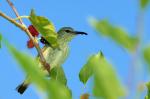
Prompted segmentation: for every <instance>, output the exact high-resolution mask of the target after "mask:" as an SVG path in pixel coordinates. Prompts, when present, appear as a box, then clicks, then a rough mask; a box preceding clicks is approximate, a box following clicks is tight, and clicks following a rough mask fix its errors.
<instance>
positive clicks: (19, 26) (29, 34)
mask: <svg viewBox="0 0 150 99" xmlns="http://www.w3.org/2000/svg"><path fill="white" fill-rule="evenodd" d="M0 16H1V17H3V18H4V19H6V20H8V21H9V22H11V23H12V24H14V25H16V26H17V27H18V28H20V29H21V30H23V31H24V32H25V33H26V34H27V35H28V36H29V38H30V39H31V40H32V42H33V44H34V46H35V48H36V50H37V52H38V54H39V57H40V61H41V63H42V64H43V66H44V68H45V69H46V70H47V71H48V73H49V72H50V66H49V64H47V63H46V60H45V58H44V56H43V53H42V50H41V48H40V47H39V44H38V42H37V40H36V39H35V38H34V37H33V36H32V35H31V33H30V32H29V30H28V29H27V28H26V27H25V26H24V25H22V24H20V23H18V22H16V21H15V20H14V19H12V18H10V17H9V16H7V15H5V14H4V13H3V12H1V11H0Z"/></svg>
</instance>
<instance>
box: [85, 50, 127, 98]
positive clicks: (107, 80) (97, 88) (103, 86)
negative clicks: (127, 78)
mask: <svg viewBox="0 0 150 99" xmlns="http://www.w3.org/2000/svg"><path fill="white" fill-rule="evenodd" d="M86 65H88V66H89V67H90V68H89V69H91V68H92V73H91V74H93V75H94V88H93V94H94V96H96V97H102V98H104V99H118V98H119V97H121V96H125V89H124V87H123V86H122V85H121V83H120V81H119V79H118V77H117V75H116V71H115V70H114V69H113V66H112V65H111V64H110V63H108V62H107V61H106V59H105V58H104V56H103V54H102V53H101V52H100V53H98V54H96V55H92V56H91V57H90V59H89V60H88V62H87V64H86ZM87 70H88V69H87ZM88 77H89V76H87V77H86V78H88ZM83 78H84V76H83Z"/></svg>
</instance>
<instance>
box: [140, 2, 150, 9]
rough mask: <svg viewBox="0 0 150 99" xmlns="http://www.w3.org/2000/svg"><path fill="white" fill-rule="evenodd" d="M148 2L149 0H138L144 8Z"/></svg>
mask: <svg viewBox="0 0 150 99" xmlns="http://www.w3.org/2000/svg"><path fill="white" fill-rule="evenodd" d="M149 2H150V0H140V5H141V8H142V9H145V8H146V7H147V5H148V3H149Z"/></svg>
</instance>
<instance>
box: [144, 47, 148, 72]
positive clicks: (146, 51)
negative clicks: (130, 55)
mask: <svg viewBox="0 0 150 99" xmlns="http://www.w3.org/2000/svg"><path fill="white" fill-rule="evenodd" d="M143 54H144V59H145V61H146V62H147V63H148V65H149V69H150V46H148V47H146V48H145V49H144V51H143Z"/></svg>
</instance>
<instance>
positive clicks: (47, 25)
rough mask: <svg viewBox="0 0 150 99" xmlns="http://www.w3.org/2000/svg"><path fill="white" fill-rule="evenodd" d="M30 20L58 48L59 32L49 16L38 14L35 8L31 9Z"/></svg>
mask: <svg viewBox="0 0 150 99" xmlns="http://www.w3.org/2000/svg"><path fill="white" fill-rule="evenodd" d="M29 19H30V21H31V23H32V24H33V26H34V27H35V28H36V29H37V30H38V31H39V32H40V33H41V35H42V36H43V37H44V38H45V39H46V40H47V41H48V42H49V43H50V44H51V46H52V47H53V48H58V47H59V45H58V42H57V33H56V32H55V27H54V25H53V24H52V22H50V21H49V20H48V19H47V18H45V17H43V16H36V14H35V12H34V10H32V11H31V14H30V18H29Z"/></svg>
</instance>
